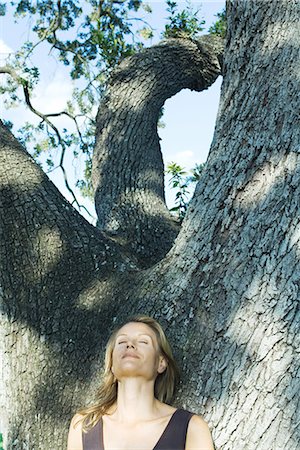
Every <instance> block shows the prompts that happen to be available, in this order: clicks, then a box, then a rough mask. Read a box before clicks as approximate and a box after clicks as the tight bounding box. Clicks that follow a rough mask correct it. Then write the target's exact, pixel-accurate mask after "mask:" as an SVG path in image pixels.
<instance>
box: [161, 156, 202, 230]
mask: <svg viewBox="0 0 300 450" xmlns="http://www.w3.org/2000/svg"><path fill="white" fill-rule="evenodd" d="M203 168H204V164H196V165H195V167H194V168H193V169H192V170H191V171H190V172H191V174H190V175H189V174H188V173H187V172H186V171H185V169H184V168H183V167H181V166H180V165H179V164H176V163H175V162H171V163H169V164H168V165H167V170H166V173H167V174H169V175H171V178H170V180H169V185H170V187H171V188H172V189H176V194H175V206H174V207H173V208H171V209H170V211H171V212H173V213H175V214H176V216H177V217H178V219H179V221H180V222H182V220H183V219H184V217H185V214H186V211H187V207H188V204H189V194H190V190H189V187H190V186H191V185H193V184H195V183H197V181H198V180H199V179H200V176H201V172H202V170H203Z"/></svg>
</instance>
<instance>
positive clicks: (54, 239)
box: [27, 226, 64, 283]
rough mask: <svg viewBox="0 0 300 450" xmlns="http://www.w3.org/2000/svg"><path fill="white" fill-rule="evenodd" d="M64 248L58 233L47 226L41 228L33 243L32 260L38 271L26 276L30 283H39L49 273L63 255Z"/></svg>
mask: <svg viewBox="0 0 300 450" xmlns="http://www.w3.org/2000/svg"><path fill="white" fill-rule="evenodd" d="M63 252H64V248H63V242H62V240H61V237H60V233H59V232H58V231H57V230H55V229H53V228H49V227H47V226H44V227H43V228H41V229H40V230H39V231H38V232H37V235H36V238H35V240H34V241H33V253H34V255H33V258H34V259H35V260H36V261H38V262H39V263H38V271H31V272H29V273H28V274H27V277H28V278H29V279H30V280H29V281H30V282H33V283H39V282H41V281H42V280H43V278H44V277H45V275H47V273H49V272H51V271H52V270H53V269H54V268H55V265H56V264H57V263H58V261H59V259H60V257H61V256H62V255H63Z"/></svg>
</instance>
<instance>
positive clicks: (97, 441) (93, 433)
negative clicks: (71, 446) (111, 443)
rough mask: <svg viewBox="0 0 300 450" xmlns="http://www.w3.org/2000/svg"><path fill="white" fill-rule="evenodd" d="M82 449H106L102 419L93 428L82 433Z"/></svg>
mask: <svg viewBox="0 0 300 450" xmlns="http://www.w3.org/2000/svg"><path fill="white" fill-rule="evenodd" d="M82 449H83V450H104V448H103V427H102V419H100V420H99V421H98V422H97V423H96V425H95V426H94V427H93V428H91V429H90V430H88V432H87V433H82Z"/></svg>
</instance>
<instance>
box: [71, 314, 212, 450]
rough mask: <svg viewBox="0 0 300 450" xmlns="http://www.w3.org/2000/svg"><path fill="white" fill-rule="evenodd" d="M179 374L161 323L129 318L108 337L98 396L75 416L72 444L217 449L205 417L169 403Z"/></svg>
mask: <svg viewBox="0 0 300 450" xmlns="http://www.w3.org/2000/svg"><path fill="white" fill-rule="evenodd" d="M176 379H177V368H176V364H175V361H174V358H173V355H172V351H171V348H170V345H169V343H168V341H167V339H166V336H165V334H164V332H163V330H162V328H161V326H160V325H159V324H158V323H157V322H156V321H155V320H154V319H152V318H151V317H135V318H133V319H131V320H129V321H128V322H127V323H126V324H125V325H123V326H122V327H121V328H119V329H118V330H117V331H115V332H114V333H113V335H112V336H111V338H110V339H109V341H108V344H107V348H106V357H105V373H104V380H103V383H102V385H101V387H100V389H99V401H98V402H97V404H95V405H93V406H91V407H88V408H85V409H83V410H81V411H79V413H78V414H76V415H75V416H74V417H73V419H72V421H71V425H70V430H69V437H68V450H104V449H105V450H213V449H214V447H213V442H212V438H211V435H210V432H209V428H208V426H207V424H206V422H205V421H204V420H203V419H202V418H201V417H200V416H197V415H194V414H192V413H190V412H188V411H185V410H182V409H176V408H173V407H172V406H169V405H168V404H167V403H169V402H170V400H171V398H172V396H173V393H174V388H175V383H176Z"/></svg>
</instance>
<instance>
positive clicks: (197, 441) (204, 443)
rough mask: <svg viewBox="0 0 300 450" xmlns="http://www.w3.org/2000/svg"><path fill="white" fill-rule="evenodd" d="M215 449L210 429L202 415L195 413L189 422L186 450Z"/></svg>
mask: <svg viewBox="0 0 300 450" xmlns="http://www.w3.org/2000/svg"><path fill="white" fill-rule="evenodd" d="M199 449H201V450H214V444H213V440H212V437H211V432H210V429H209V427H208V425H207V423H206V422H205V420H204V419H203V418H202V417H201V416H197V415H193V416H192V417H191V420H190V422H189V426H188V431H187V437H186V450H199Z"/></svg>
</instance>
